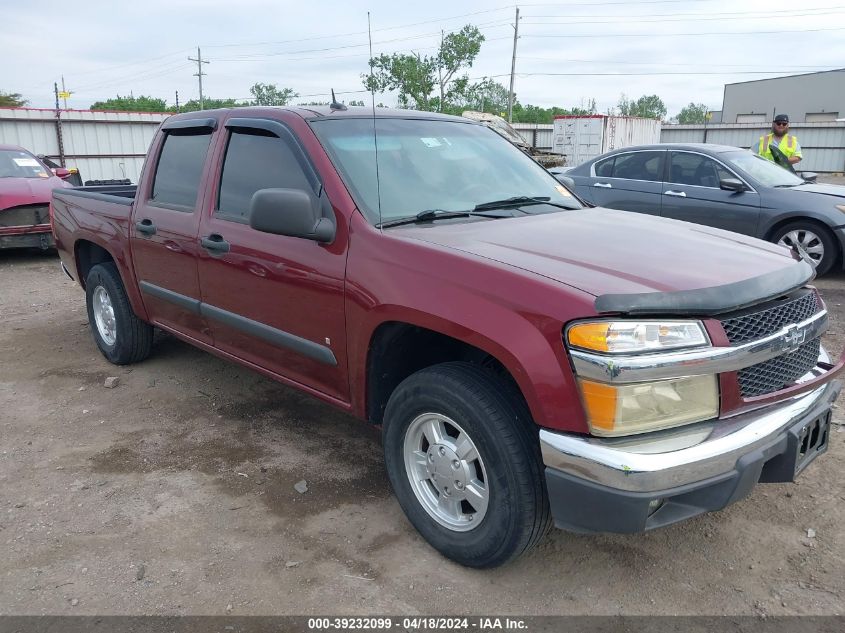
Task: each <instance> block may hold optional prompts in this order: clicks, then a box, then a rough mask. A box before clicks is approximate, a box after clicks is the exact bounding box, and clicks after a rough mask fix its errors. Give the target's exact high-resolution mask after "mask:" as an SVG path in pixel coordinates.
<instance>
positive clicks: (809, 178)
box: [798, 171, 819, 184]
mask: <svg viewBox="0 0 845 633" xmlns="http://www.w3.org/2000/svg"><path fill="white" fill-rule="evenodd" d="M798 175H799V176H801V178H803V179H804V182H809V183H813V184H815V182H816V179H817V178H818V177H819V175H818V174H817V173H815V172H813V171H802V172H801V173H800V174H798Z"/></svg>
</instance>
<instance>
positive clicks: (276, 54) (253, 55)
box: [215, 20, 510, 61]
mask: <svg viewBox="0 0 845 633" xmlns="http://www.w3.org/2000/svg"><path fill="white" fill-rule="evenodd" d="M509 24H510V21H509V20H508V21H505V22H503V23H499V21H497V22H496V23H490V24H487V25H484V27H483V28H479V31H485V30H489V29H493V28H498V27H503V26H508V25H509ZM435 36H437V37H439V36H440V32H439V31H438V32H437V33H421V34H419V35H408V36H405V37H397V38H394V39H390V40H382V41H380V42H373V45H380V44H392V43H394V42H406V41H408V40H418V39H425V38H427V37H435ZM495 39H498V38H488V39H486V40H485V41H493V40H495ZM508 39H510V38H509V37H508ZM367 46H369V44H368V43H366V42H365V43H363V44H344V45H342V46H330V47H328V48H310V49H304V50H296V51H276V52H271V53H246V54H244V55H238V56H235V57H224V58H215V61H237V60H249V59H256V58H265V57H279V56H282V55H299V54H303V53H323V52H331V51H337V50H347V49H350V48H366V47H367Z"/></svg>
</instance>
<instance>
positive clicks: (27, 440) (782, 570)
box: [0, 251, 845, 615]
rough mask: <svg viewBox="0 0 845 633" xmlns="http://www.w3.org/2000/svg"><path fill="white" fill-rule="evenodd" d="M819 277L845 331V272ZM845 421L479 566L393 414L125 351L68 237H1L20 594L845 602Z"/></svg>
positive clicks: (2, 464) (67, 598)
mask: <svg viewBox="0 0 845 633" xmlns="http://www.w3.org/2000/svg"><path fill="white" fill-rule="evenodd" d="M818 285H819V286H820V287H821V289H822V293H823V295H824V297H825V299H826V300H827V302H828V305H829V308H830V310H831V313H832V329H831V331H830V333H829V334H827V335H826V339H825V340H826V345H827V346H828V348H829V349H831V350H832V351H834V352H836V353H838V352H839V350H841V349H842V347H843V343H844V342H845V275H843V274H841V273H838V274H836V275H833V276H829V277H827V278H824V279H822V280H820V281H819V282H818ZM111 376H116V377H118V378H119V385H118V386H117V387H116V388H113V389H107V388H105V387H104V381H105V379H106V378H107V377H111ZM842 421H843V416H842V409H840V410H838V411H837V412H836V422H837V426H835V427H834V432H833V434H832V442H831V447H830V451H829V452H828V454H827V455H826V456H824V457H823V458H821V459H819V460H817V461H816V463H815V464H813V465H812V466H811V467H810V468H809V469H808V470H807V471H805V473H804V474H803V475H802V477H801V478H800V480H799V482H798V483H795V484H783V485H766V486H758V487H757V488H756V489H755V491H754V492H753V494H752V495H751V497H750V498H748V499H746V500H744V501H742V502H741V503H739V504H736V505H734V506H732V507H730V508H728V509H726V510H725V511H722V512H719V513H715V514H709V515H706V516H702V517H699V518H697V519H694V520H692V521H689V522H686V523H683V524H681V525H676V526H673V527H669V528H665V529H661V530H658V531H655V532H651V533H648V534H643V535H634V536H618V535H610V536H605V535H602V536H578V535H573V534H568V533H565V532H562V531H553V532H552V533H551V534H550V535H549V537H548V538H546V540H545V541H544V542H543V543H542V545H541V546H540V547H539V548H538V549H536V550H535V551H533V552H532V553H530V554H529V555H527V556H524V557H523V558H521V559H520V560H518V561H516V562H515V563H512V564H510V565H508V566H506V567H504V568H501V569H496V570H492V571H474V570H469V569H465V568H462V567H460V566H458V565H455V564H453V563H451V562H449V561H447V560H445V559H443V558H441V557H440V556H439V555H438V554H437V553H436V552H435V551H433V550H432V549H431V548H430V547H429V546H428V545H427V544H426V543H424V542H423V541H422V539H421V538H420V537H419V536H418V535H417V534H416V532H415V531H414V530H413V529H412V528H411V526H410V524H409V523H408V522H407V520H406V519H405V518H404V516H403V514H402V512H401V510H400V508H399V506H398V504H397V503H396V501H395V500H394V498H393V497H392V495H391V492H390V489H389V486H388V483H387V479H386V475H385V472H384V468H383V466H382V463H381V457H380V451H381V449H380V443H379V436H378V433H377V432H376V431H374V430H373V429H371V428H369V427H367V426H366V425H365V424H363V423H361V422H358V421H356V420H355V419H353V418H351V417H349V416H346V415H344V414H341V413H338V412H336V411H334V410H333V409H331V408H329V407H328V406H326V405H323V404H321V403H319V402H317V401H315V400H312V399H310V398H308V397H306V396H303V395H300V394H299V393H298V392H295V391H293V390H291V389H288V388H285V387H282V386H280V385H278V384H276V383H273V382H270V381H269V380H266V379H264V378H262V377H260V376H258V375H257V374H255V373H252V372H250V371H248V370H246V369H243V368H240V367H238V366H235V365H234V364H231V363H228V362H225V361H223V360H220V359H217V358H215V357H213V356H211V355H209V354H206V353H204V352H200V351H198V350H196V349H194V348H192V347H190V346H189V345H187V344H184V343H182V342H180V341H178V340H176V339H174V338H172V337H169V336H164V335H159V336H158V337H157V342H156V345H155V348H154V352H153V355H152V357H151V358H150V359H149V360H147V361H145V362H143V363H141V364H138V365H135V366H132V367H125V368H118V367H115V366H112V365H110V364H109V363H107V362H106V361H105V359H104V358H103V357H102V356H101V355H100V354H99V352H98V351H97V349H96V347H95V346H94V342H93V340H92V338H91V335H90V333H89V329H88V325H87V318H86V314H85V309H84V297H83V293H82V292H81V290H80V288H79V287H78V286H77V285H75V284H74V283H73V282H71V281H70V280H69V279H67V278H66V277H65V275H64V274H63V273H62V272H61V271H60V270H59V266H58V260H57V258H56V257H55V255H52V254H38V253H33V252H8V251H7V252H0V438H2V439H0V451H2V454H0V543H2V545H3V547H2V556H0V614H168V615H170V614H173V615H178V614H226V613H231V614H233V615H245V614H262V615H270V614H274V615H275V614H286V615H291V614H299V615H306V614H377V613H389V614H396V615H412V614H491V613H495V614H514V615H517V614H522V615H527V614H532V615H533V614H543V615H546V614H610V615H613V614H751V615H754V614H757V615H759V614H773V615H775V614H841V613H843V604H844V603H843V597H844V596H845V574H843V573H842V570H843V569H845V534H843V528H842V525H843V520H845V432H843V428H844V427H842V426H840V424H841V423H842ZM301 480H305V481H306V482H307V487H308V489H307V491H306V492H305V493H304V494H300V493H299V492H297V491H296V490H295V489H294V485H295V484H297V482H299V481H301ZM808 530H813V531H814V532H815V535H814V536H813V537H812V538H809V537H808ZM837 570H838V571H837Z"/></svg>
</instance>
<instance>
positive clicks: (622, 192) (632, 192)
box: [585, 150, 666, 215]
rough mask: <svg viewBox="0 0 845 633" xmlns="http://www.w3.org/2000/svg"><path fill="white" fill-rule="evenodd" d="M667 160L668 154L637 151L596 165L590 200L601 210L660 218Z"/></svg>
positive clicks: (604, 160)
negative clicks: (607, 209) (620, 211)
mask: <svg viewBox="0 0 845 633" xmlns="http://www.w3.org/2000/svg"><path fill="white" fill-rule="evenodd" d="M665 157H666V150H637V151H632V152H623V153H621V154H614V155H613V156H609V157H608V158H605V159H603V160H599V161H597V162H596V163H595V164H594V165H593V167H592V172H591V178H590V180H589V183H590V184H589V190H590V195H589V199H591V200H592V201H593V202H594V203H595V204H596V205H598V206H600V207H607V208H609V209H622V210H623V211H636V212H637V213H647V214H649V215H660V195H661V193H662V186H663V183H662V180H663V178H662V175H663V165H664V160H665ZM585 195H586V194H585Z"/></svg>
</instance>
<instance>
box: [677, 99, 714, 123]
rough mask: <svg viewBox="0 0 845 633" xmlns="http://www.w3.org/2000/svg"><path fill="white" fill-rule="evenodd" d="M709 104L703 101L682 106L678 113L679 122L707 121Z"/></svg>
mask: <svg viewBox="0 0 845 633" xmlns="http://www.w3.org/2000/svg"><path fill="white" fill-rule="evenodd" d="M707 112H708V109H707V106H706V105H704V104H703V103H692V102H690V104H689V105H688V106H685V107H684V108H681V111H680V113H679V114H678V117H677V118H678V123H681V124H687V125H689V124H692V123H706V122H707Z"/></svg>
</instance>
